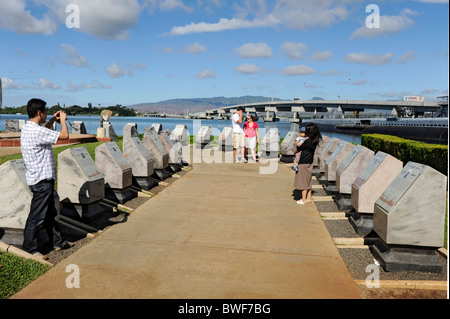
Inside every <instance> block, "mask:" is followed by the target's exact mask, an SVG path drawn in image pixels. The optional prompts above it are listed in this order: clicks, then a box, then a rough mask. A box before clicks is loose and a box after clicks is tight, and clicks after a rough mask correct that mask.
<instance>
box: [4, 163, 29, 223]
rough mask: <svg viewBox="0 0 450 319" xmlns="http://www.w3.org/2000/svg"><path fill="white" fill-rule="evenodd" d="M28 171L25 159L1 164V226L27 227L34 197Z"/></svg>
mask: <svg viewBox="0 0 450 319" xmlns="http://www.w3.org/2000/svg"><path fill="white" fill-rule="evenodd" d="M26 172H27V168H26V167H25V163H24V161H23V159H18V160H11V161H7V162H5V163H3V164H2V165H1V166H0V176H1V177H2V182H1V183H0V199H1V200H0V202H1V203H2V210H1V213H0V228H16V229H24V228H25V222H26V221H27V218H28V214H29V213H30V204H31V198H32V197H33V194H32V193H31V191H30V189H29V188H28V185H27V182H26V180H25V174H26Z"/></svg>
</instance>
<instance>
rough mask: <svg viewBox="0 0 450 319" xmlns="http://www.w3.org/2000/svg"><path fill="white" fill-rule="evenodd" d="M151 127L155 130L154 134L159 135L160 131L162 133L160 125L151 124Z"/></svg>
mask: <svg viewBox="0 0 450 319" xmlns="http://www.w3.org/2000/svg"><path fill="white" fill-rule="evenodd" d="M152 127H154V128H155V130H156V133H158V134H159V133H161V131H162V124H152Z"/></svg>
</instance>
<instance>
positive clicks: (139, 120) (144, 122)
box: [0, 114, 361, 144]
mask: <svg viewBox="0 0 450 319" xmlns="http://www.w3.org/2000/svg"><path fill="white" fill-rule="evenodd" d="M7 119H17V120H28V116H27V115H18V114H1V115H0V131H4V130H5V121H6V120H7ZM67 119H68V124H69V122H70V123H73V122H74V121H82V122H84V125H85V127H86V131H87V133H88V134H93V135H96V134H97V128H98V127H99V126H100V116H98V115H91V116H67ZM110 123H111V124H112V126H113V128H114V130H115V132H116V134H117V135H123V132H122V130H123V127H124V126H125V125H127V124H128V123H136V124H137V129H138V132H139V133H140V134H142V133H144V128H145V127H147V126H151V125H152V124H161V125H162V128H163V129H169V130H173V129H174V128H175V127H176V126H177V125H186V127H187V130H188V133H189V134H190V135H196V134H197V132H198V131H199V130H200V127H202V126H210V127H211V128H212V135H213V136H219V135H220V133H221V132H222V130H223V129H224V127H231V121H230V120H194V119H183V118H160V117H135V116H113V117H111V119H110ZM257 123H258V126H259V128H260V129H259V135H260V138H263V137H264V135H265V132H267V131H268V130H269V129H270V128H277V129H278V131H279V133H280V137H281V138H284V137H285V136H286V134H287V133H288V132H289V131H291V130H297V129H298V124H293V123H290V122H283V121H280V122H263V121H262V120H260V121H258V122H257ZM57 129H58V130H59V129H60V127H58V128H57ZM69 132H70V125H69ZM322 135H327V136H329V137H336V138H339V139H340V140H343V141H347V142H351V143H354V144H358V143H361V137H360V136H359V135H353V134H342V133H336V132H322Z"/></svg>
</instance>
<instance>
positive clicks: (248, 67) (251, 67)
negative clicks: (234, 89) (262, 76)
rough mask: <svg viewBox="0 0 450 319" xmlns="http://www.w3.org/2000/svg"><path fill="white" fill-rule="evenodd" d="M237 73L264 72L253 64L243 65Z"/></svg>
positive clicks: (237, 69)
mask: <svg viewBox="0 0 450 319" xmlns="http://www.w3.org/2000/svg"><path fill="white" fill-rule="evenodd" d="M236 71H237V72H239V73H242V74H259V73H261V72H262V68H260V67H257V66H256V65H253V64H241V65H240V66H238V67H237V68H236Z"/></svg>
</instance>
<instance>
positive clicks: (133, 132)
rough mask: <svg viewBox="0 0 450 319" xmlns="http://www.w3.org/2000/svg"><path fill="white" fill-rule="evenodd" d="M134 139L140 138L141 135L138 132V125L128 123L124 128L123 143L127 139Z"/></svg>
mask: <svg viewBox="0 0 450 319" xmlns="http://www.w3.org/2000/svg"><path fill="white" fill-rule="evenodd" d="M132 137H139V138H140V135H139V133H138V130H137V124H136V123H127V125H125V126H124V127H123V141H124V142H125V140H126V139H128V138H132Z"/></svg>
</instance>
